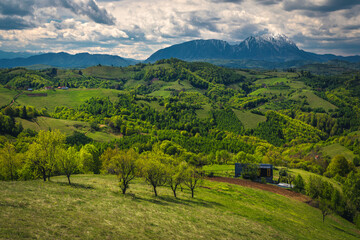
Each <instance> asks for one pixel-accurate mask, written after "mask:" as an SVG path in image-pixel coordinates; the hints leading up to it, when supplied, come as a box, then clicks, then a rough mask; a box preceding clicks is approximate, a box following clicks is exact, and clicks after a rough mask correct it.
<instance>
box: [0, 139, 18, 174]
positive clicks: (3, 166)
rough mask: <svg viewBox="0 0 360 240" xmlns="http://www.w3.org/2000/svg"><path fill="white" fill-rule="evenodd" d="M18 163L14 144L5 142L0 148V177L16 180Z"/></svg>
mask: <svg viewBox="0 0 360 240" xmlns="http://www.w3.org/2000/svg"><path fill="white" fill-rule="evenodd" d="M20 164H21V163H20V161H19V159H18V157H17V154H16V150H15V147H14V145H13V144H11V143H9V142H6V143H5V145H4V147H3V148H1V149H0V178H3V179H4V180H11V181H13V180H16V179H17V177H18V174H17V170H18V169H19V167H20Z"/></svg>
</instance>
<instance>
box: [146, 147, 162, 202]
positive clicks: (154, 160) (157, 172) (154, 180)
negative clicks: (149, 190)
mask: <svg viewBox="0 0 360 240" xmlns="http://www.w3.org/2000/svg"><path fill="white" fill-rule="evenodd" d="M141 168H142V169H141V175H142V176H143V177H144V179H145V181H146V182H147V183H148V184H150V185H151V186H152V187H153V190H154V194H155V197H157V191H156V188H157V187H159V186H162V185H164V184H165V183H166V166H165V164H164V163H162V162H161V161H160V160H159V158H158V157H157V156H156V155H155V154H154V153H146V154H144V155H143V156H142V164H141Z"/></svg>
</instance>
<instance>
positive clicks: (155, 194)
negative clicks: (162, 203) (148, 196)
mask: <svg viewBox="0 0 360 240" xmlns="http://www.w3.org/2000/svg"><path fill="white" fill-rule="evenodd" d="M153 188H154V193H155V197H157V192H156V186H154V185H153Z"/></svg>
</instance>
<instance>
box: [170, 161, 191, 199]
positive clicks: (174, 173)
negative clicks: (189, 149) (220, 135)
mask: <svg viewBox="0 0 360 240" xmlns="http://www.w3.org/2000/svg"><path fill="white" fill-rule="evenodd" d="M187 168H188V164H187V163H186V162H184V161H183V162H181V163H179V164H177V163H172V164H168V166H167V183H168V185H169V186H170V188H171V190H172V191H173V193H174V197H175V198H176V189H177V187H178V186H179V185H180V184H181V183H183V182H184V181H185V179H186V173H187Z"/></svg>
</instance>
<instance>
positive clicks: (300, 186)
mask: <svg viewBox="0 0 360 240" xmlns="http://www.w3.org/2000/svg"><path fill="white" fill-rule="evenodd" d="M294 185H295V187H294V189H295V191H297V192H303V191H304V189H305V182H304V179H303V178H302V177H301V175H300V174H298V175H297V176H296V178H295V180H294Z"/></svg>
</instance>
